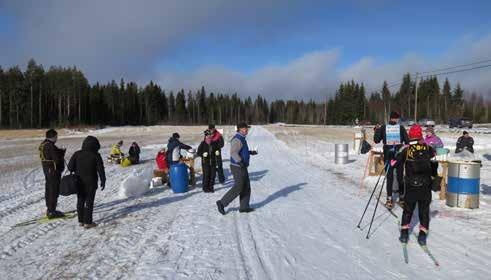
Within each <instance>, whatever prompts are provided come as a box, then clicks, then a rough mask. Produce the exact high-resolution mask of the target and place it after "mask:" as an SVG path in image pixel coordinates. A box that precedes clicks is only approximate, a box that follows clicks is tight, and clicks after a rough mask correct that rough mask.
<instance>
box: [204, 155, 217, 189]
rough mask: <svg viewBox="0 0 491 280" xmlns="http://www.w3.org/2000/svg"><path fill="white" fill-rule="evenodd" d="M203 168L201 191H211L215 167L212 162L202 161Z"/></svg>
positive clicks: (213, 183)
mask: <svg viewBox="0 0 491 280" xmlns="http://www.w3.org/2000/svg"><path fill="white" fill-rule="evenodd" d="M202 169H203V191H213V190H214V188H213V186H214V185H215V174H216V167H215V165H214V164H212V165H210V164H209V163H208V162H204V163H203V165H202Z"/></svg>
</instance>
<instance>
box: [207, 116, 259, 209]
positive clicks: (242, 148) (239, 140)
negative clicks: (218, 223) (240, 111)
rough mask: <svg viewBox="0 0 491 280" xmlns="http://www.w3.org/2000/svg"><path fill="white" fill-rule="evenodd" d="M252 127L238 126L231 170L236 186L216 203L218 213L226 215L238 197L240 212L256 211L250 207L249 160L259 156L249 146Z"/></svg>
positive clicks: (232, 151) (241, 124)
mask: <svg viewBox="0 0 491 280" xmlns="http://www.w3.org/2000/svg"><path fill="white" fill-rule="evenodd" d="M249 128H250V126H248V125H247V124H246V123H239V124H238V125H237V134H235V136H234V137H233V138H232V141H231V142H230V170H231V172H232V176H233V178H234V186H233V187H232V188H231V189H230V190H229V191H228V192H227V193H226V194H225V195H224V196H223V197H222V199H220V200H218V201H217V202H216V204H217V207H218V212H220V213H221V214H222V215H225V207H227V205H229V204H230V202H232V201H233V200H234V199H235V198H237V196H239V199H240V207H239V212H241V213H249V212H252V211H254V209H253V208H251V207H250V206H249V200H250V198H251V182H250V180H249V172H248V171H247V168H248V167H249V160H250V156H251V155H257V152H256V151H250V150H249V146H247V140H246V136H247V134H248V132H249Z"/></svg>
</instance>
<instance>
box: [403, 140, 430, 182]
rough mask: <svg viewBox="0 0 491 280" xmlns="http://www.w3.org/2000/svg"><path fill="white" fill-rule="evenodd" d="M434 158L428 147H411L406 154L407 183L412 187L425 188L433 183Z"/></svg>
mask: <svg viewBox="0 0 491 280" xmlns="http://www.w3.org/2000/svg"><path fill="white" fill-rule="evenodd" d="M432 157H433V155H432V153H431V149H430V147H429V146H428V145H424V144H415V145H410V146H409V147H408V149H407V152H406V161H405V164H404V170H405V171H406V181H407V183H408V184H409V185H410V186H413V187H423V186H427V185H429V184H430V183H431V175H432V173H433V165H432V162H431V158H432Z"/></svg>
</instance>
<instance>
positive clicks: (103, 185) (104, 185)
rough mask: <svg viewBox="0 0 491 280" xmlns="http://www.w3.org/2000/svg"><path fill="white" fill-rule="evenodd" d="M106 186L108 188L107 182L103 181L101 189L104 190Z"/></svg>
mask: <svg viewBox="0 0 491 280" xmlns="http://www.w3.org/2000/svg"><path fill="white" fill-rule="evenodd" d="M105 188H106V184H105V183H101V191H103V190H104V189H105Z"/></svg>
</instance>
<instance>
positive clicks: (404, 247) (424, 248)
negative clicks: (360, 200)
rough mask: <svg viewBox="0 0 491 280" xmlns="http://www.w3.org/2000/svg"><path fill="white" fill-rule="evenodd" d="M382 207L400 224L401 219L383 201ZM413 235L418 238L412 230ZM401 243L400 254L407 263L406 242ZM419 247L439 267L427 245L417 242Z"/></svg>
mask: <svg viewBox="0 0 491 280" xmlns="http://www.w3.org/2000/svg"><path fill="white" fill-rule="evenodd" d="M380 203H381V204H382V205H383V206H384V207H385V209H387V211H389V213H390V214H391V215H392V216H393V217H394V218H396V219H397V223H398V225H399V226H400V225H401V220H400V219H399V216H397V214H395V213H394V211H393V209H391V208H389V207H387V205H385V204H384V203H382V202H380ZM413 236H414V237H415V238H418V236H417V235H416V233H414V232H413ZM401 244H402V254H403V256H404V262H405V263H409V255H408V252H407V243H401ZM418 245H419V246H420V247H421V249H423V251H424V252H425V254H426V255H428V257H429V258H430V259H431V261H432V262H433V264H434V265H435V266H437V267H440V263H439V262H438V261H437V259H436V258H435V256H434V255H433V254H432V253H431V251H430V249H429V248H428V246H427V245H421V244H418Z"/></svg>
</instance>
